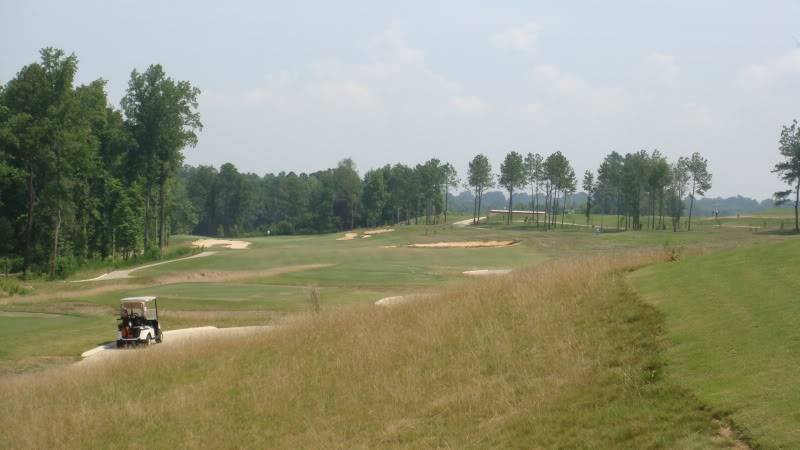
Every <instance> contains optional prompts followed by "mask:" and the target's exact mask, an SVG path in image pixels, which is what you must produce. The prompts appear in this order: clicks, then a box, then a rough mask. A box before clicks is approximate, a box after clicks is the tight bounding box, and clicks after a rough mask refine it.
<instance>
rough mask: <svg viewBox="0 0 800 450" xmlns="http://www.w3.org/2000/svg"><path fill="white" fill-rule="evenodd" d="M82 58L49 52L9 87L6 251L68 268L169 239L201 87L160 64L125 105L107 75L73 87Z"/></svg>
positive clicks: (2, 186) (3, 149) (3, 115)
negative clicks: (115, 97) (115, 98)
mask: <svg viewBox="0 0 800 450" xmlns="http://www.w3.org/2000/svg"><path fill="white" fill-rule="evenodd" d="M77 69H78V59H77V57H76V56H75V55H74V54H70V55H67V54H65V53H64V52H63V51H62V50H59V49H54V48H45V49H42V50H41V52H40V60H39V61H38V62H34V63H32V64H29V65H26V66H24V67H23V68H22V69H21V70H20V71H19V72H18V73H17V74H16V76H15V77H14V78H13V79H11V80H10V81H9V82H7V83H6V84H4V85H2V86H0V254H5V255H8V254H11V255H13V256H18V257H20V260H19V262H18V263H17V265H18V266H19V267H18V269H19V270H21V271H22V272H23V274H27V273H28V272H30V271H34V272H38V273H48V274H49V275H50V276H56V275H57V274H63V273H65V272H67V271H69V270H71V268H74V267H75V266H76V265H79V264H80V263H81V262H82V261H87V260H90V259H95V258H100V259H105V258H117V257H122V258H128V257H130V256H133V255H137V254H142V253H144V252H150V253H153V254H156V255H157V254H158V253H159V252H160V251H161V250H162V249H163V248H164V246H165V245H166V243H167V238H168V232H167V229H168V224H169V222H170V217H169V216H168V214H169V212H168V211H169V208H170V204H171V198H170V193H171V191H172V189H173V188H174V185H175V181H176V174H177V171H178V170H179V169H180V167H181V164H182V161H183V149H184V148H186V147H187V146H193V145H195V144H196V143H197V135H196V132H197V131H199V130H200V129H202V123H201V121H200V116H199V114H198V112H197V106H198V105H197V97H198V95H199V94H200V91H199V90H198V89H197V88H195V87H194V86H192V85H191V84H190V83H189V82H187V81H177V80H173V79H172V78H170V77H168V76H167V75H166V73H165V72H164V69H163V68H162V67H161V66H160V65H157V64H156V65H151V66H149V67H148V68H147V69H146V70H144V71H143V72H139V71H138V70H133V71H132V72H131V76H130V81H129V82H128V87H127V90H126V92H125V96H124V97H123V99H122V101H121V104H120V108H114V107H113V106H110V103H109V101H108V97H107V94H106V89H105V88H106V82H105V80H103V79H97V80H95V81H92V82H91V83H88V84H84V85H79V86H76V85H75V75H76V73H77Z"/></svg>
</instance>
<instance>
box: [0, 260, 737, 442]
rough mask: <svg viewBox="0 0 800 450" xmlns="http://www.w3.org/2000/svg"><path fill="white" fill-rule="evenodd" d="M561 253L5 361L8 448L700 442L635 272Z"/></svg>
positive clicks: (2, 412)
mask: <svg viewBox="0 0 800 450" xmlns="http://www.w3.org/2000/svg"><path fill="white" fill-rule="evenodd" d="M658 258H663V253H660V252H654V253H649V254H645V253H637V254H626V255H625V256H620V257H605V258H580V259H564V260H561V261H556V262H552V263H546V264H544V265H541V266H539V267H537V268H535V269H529V270H525V271H522V272H517V273H514V274H512V275H509V276H504V277H498V278H495V279H491V280H490V279H482V280H480V281H468V282H465V283H463V284H461V285H459V286H451V287H448V288H447V289H445V290H444V291H442V292H441V293H439V294H436V295H433V296H430V297H429V298H426V299H421V300H418V301H415V302H411V303H407V304H404V305H399V306H396V307H392V308H378V307H368V306H354V307H347V308H340V309H335V310H323V311H322V312H321V313H320V314H314V315H308V316H303V317H301V318H298V319H296V320H294V321H293V322H291V323H289V324H287V325H285V326H282V327H280V328H278V329H276V330H273V331H270V332H264V333H258V334H254V335H252V336H248V337H236V338H227V339H217V340H205V341H202V340H201V341H195V342H194V343H193V344H191V345H189V346H186V347H182V348H174V347H173V348H170V347H155V348H151V349H148V350H146V351H134V352H131V353H130V355H128V356H127V358H125V360H124V361H116V362H112V363H109V364H94V365H92V364H81V365H79V366H73V367H71V368H69V369H68V370H62V371H48V372H43V373H35V374H26V375H21V376H17V377H12V378H7V379H6V380H4V383H3V384H2V385H0V398H2V399H3V401H2V402H0V447H5V448H17V447H30V448H53V447H58V448H64V447H67V448H80V447H84V448H85V447H106V448H111V447H124V448H130V447H141V445H142V443H143V442H146V443H147V444H146V445H148V446H154V447H161V448H163V447H171V446H175V445H181V446H186V447H195V446H197V447H199V446H203V447H210V448H230V447H249V448H267V447H281V448H321V447H324V448H330V447H335V448H372V447H411V448H420V447H455V448H486V447H498V448H510V447H517V448H544V447H546V448H704V447H710V446H721V445H725V444H729V442H726V441H725V440H724V438H721V437H718V436H715V433H716V428H715V426H714V424H713V423H712V421H711V418H710V415H709V413H708V412H706V411H704V410H703V409H702V408H701V407H700V405H699V403H698V402H697V401H695V400H693V399H692V397H691V396H689V395H688V394H687V392H686V391H684V390H682V389H680V388H678V387H676V386H675V385H673V384H671V383H670V382H668V381H665V379H664V377H663V376H662V371H663V357H662V351H661V348H660V346H659V342H658V333H659V330H660V327H661V318H660V316H659V314H658V313H657V312H656V311H655V310H654V309H653V308H652V307H650V306H647V305H645V304H644V303H642V302H640V301H639V300H638V299H637V298H636V297H635V296H634V295H633V294H632V293H631V292H630V291H629V290H628V289H627V288H626V284H625V282H624V275H623V272H624V271H626V270H628V269H631V268H635V267H638V266H640V265H642V264H646V263H649V262H651V261H653V260H655V259H658Z"/></svg>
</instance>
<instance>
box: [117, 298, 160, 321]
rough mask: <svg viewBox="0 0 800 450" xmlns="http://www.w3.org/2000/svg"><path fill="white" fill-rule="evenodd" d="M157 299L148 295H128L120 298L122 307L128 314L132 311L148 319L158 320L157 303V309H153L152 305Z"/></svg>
mask: <svg viewBox="0 0 800 450" xmlns="http://www.w3.org/2000/svg"><path fill="white" fill-rule="evenodd" d="M155 300H156V297H152V296H147V297H126V298H123V299H122V300H120V301H119V302H120V309H121V310H125V312H126V313H127V314H128V315H131V314H132V313H136V314H137V315H139V316H140V317H144V318H146V319H148V320H157V319H158V317H157V309H158V306H157V303H156V309H151V308H150V305H153V304H154V303H153V302H155Z"/></svg>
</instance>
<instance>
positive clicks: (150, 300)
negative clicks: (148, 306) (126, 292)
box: [119, 297, 156, 303]
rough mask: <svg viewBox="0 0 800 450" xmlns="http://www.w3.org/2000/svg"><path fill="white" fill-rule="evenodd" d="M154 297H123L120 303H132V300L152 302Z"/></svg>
mask: <svg viewBox="0 0 800 450" xmlns="http://www.w3.org/2000/svg"><path fill="white" fill-rule="evenodd" d="M155 299H156V298H155V297H125V298H123V299H122V300H120V301H119V302H120V303H133V302H145V303H147V302H152V301H153V300H155Z"/></svg>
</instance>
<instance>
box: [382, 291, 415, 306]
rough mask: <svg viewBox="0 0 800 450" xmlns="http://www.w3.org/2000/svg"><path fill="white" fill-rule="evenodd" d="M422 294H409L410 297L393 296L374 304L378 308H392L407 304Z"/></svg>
mask: <svg viewBox="0 0 800 450" xmlns="http://www.w3.org/2000/svg"><path fill="white" fill-rule="evenodd" d="M423 295H424V294H410V295H395V296H393V297H384V298H382V299H380V300H378V301H377V302H375V304H376V305H378V306H394V305H400V304H402V303H408V302H410V301H414V300H417V299H419V298H421V297H422V296H423Z"/></svg>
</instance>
